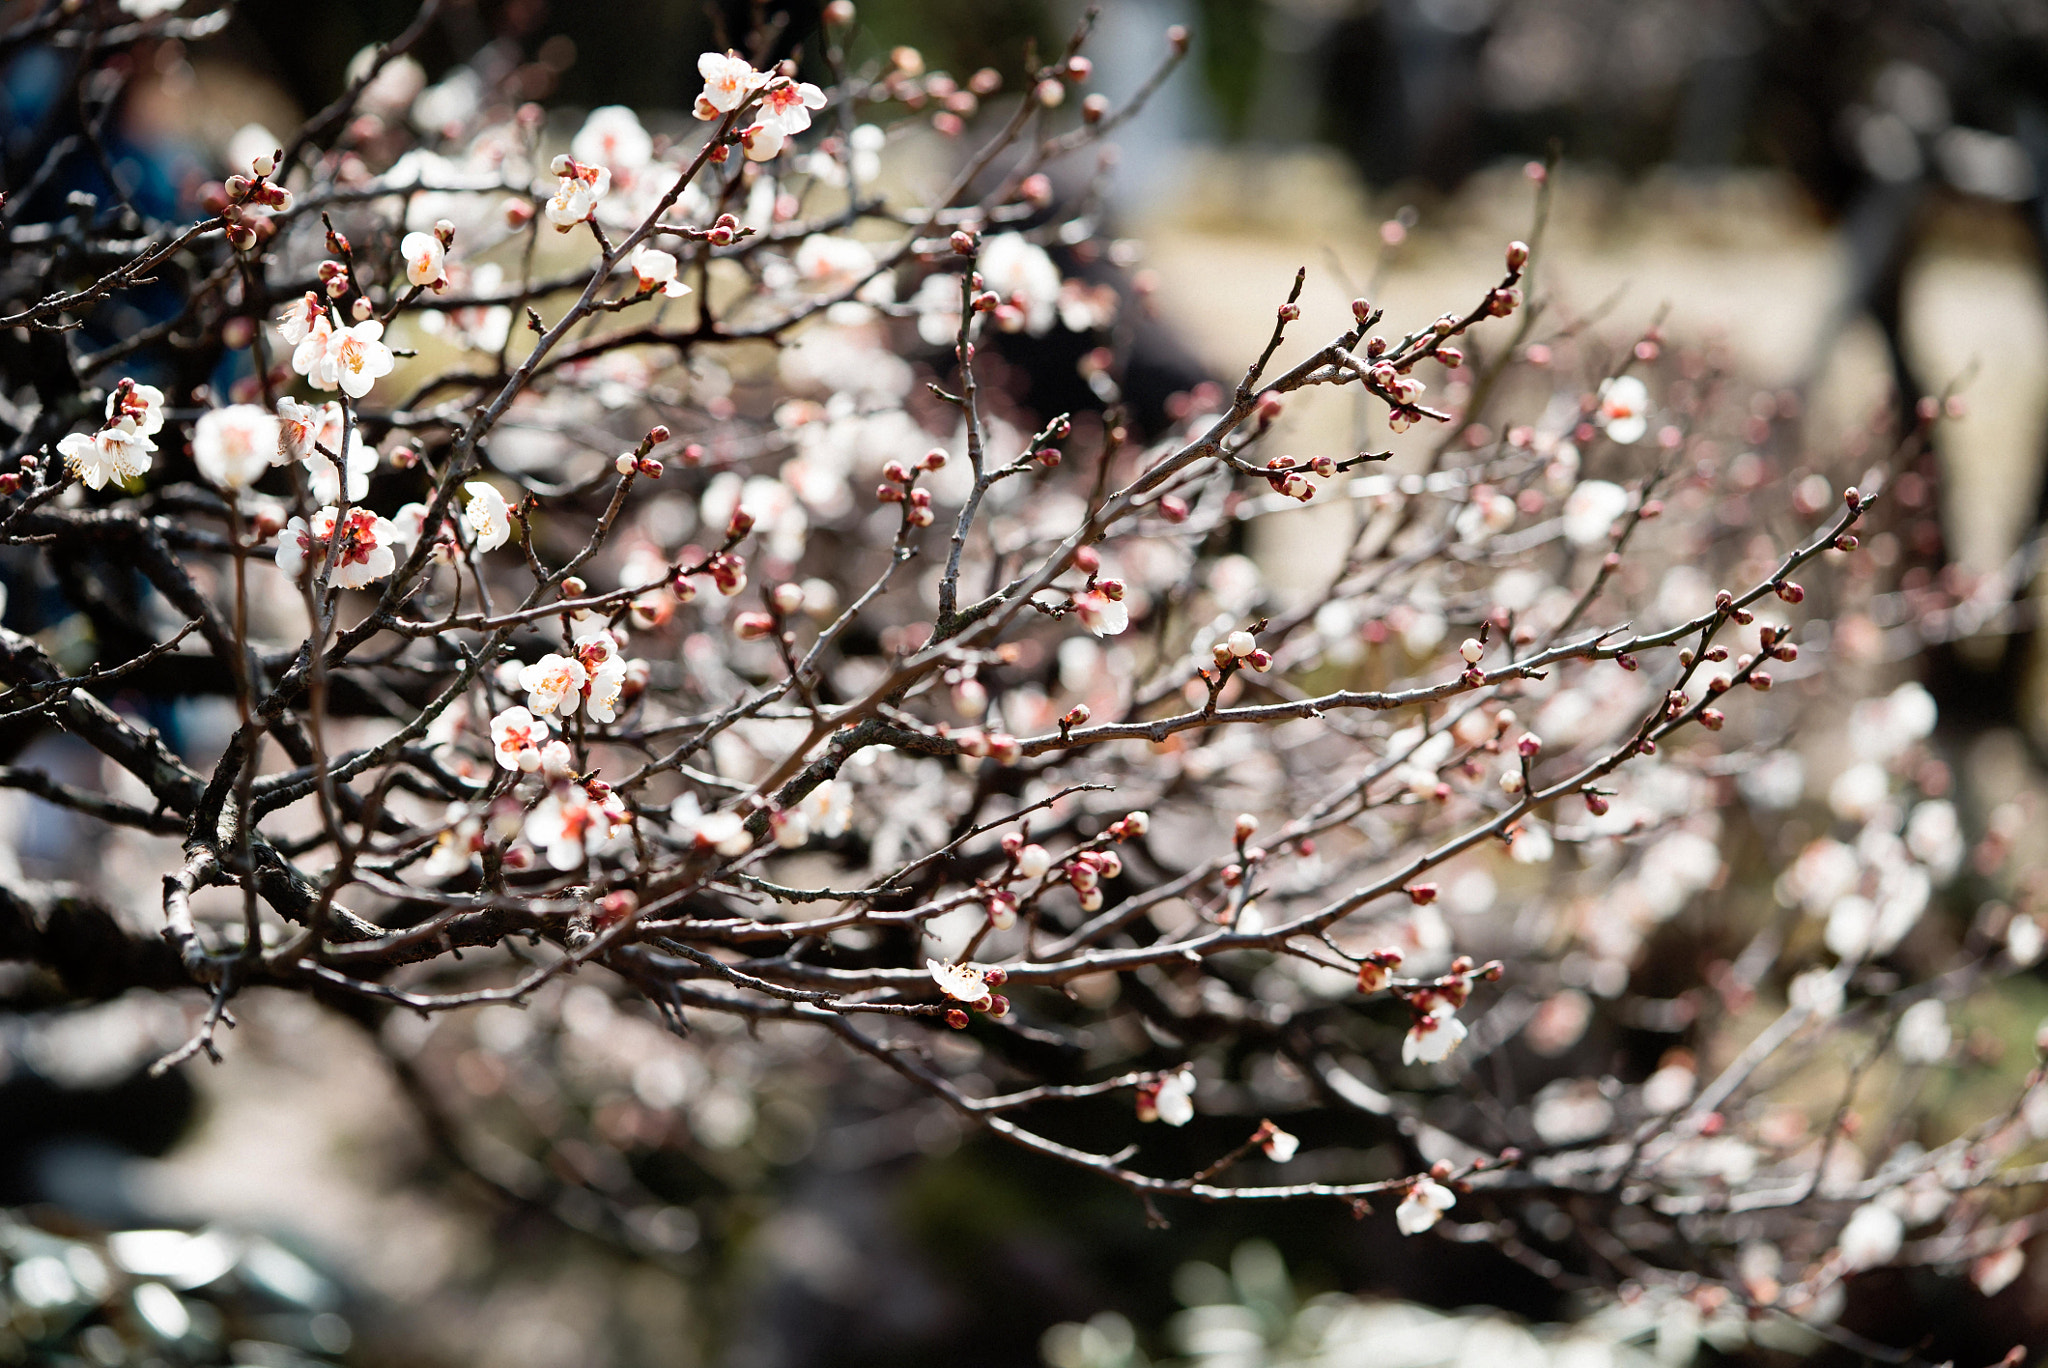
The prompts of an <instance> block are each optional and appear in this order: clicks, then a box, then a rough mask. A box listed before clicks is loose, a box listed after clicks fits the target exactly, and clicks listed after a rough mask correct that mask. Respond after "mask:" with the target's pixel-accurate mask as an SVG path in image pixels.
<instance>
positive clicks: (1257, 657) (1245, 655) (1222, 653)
mask: <svg viewBox="0 0 2048 1368" xmlns="http://www.w3.org/2000/svg"><path fill="white" fill-rule="evenodd" d="M1211 655H1212V656H1213V657H1214V658H1215V661H1216V668H1218V669H1219V670H1220V669H1227V668H1228V667H1229V666H1230V665H1232V664H1233V663H1237V662H1242V663H1243V664H1244V666H1245V667H1246V668H1248V669H1252V670H1257V671H1258V672H1259V673H1260V674H1264V673H1265V672H1266V671H1267V670H1270V669H1272V668H1273V653H1272V652H1271V651H1267V650H1264V649H1262V648H1261V647H1260V646H1259V640H1258V638H1257V637H1255V636H1253V635H1252V634H1251V633H1250V632H1247V631H1245V630H1243V629H1242V628H1240V629H1239V630H1237V631H1235V632H1232V633H1231V634H1230V635H1229V636H1227V637H1225V638H1224V639H1223V640H1221V641H1219V642H1217V643H1216V645H1215V646H1214V647H1213V648H1211ZM1240 820H1242V819H1240Z"/></svg>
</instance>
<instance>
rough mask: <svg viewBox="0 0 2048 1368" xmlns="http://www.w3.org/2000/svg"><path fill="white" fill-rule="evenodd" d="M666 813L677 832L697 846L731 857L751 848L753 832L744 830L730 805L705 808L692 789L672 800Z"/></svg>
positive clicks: (741, 820) (739, 818) (744, 824)
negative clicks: (711, 808)
mask: <svg viewBox="0 0 2048 1368" xmlns="http://www.w3.org/2000/svg"><path fill="white" fill-rule="evenodd" d="M668 817H669V822H670V823H671V824H672V825H673V826H674V827H675V829H676V835H677V836H679V837H680V838H682V839H683V840H685V841H689V842H691V843H692V844H694V845H696V846H697V847H698V848H700V849H703V850H715V851H717V852H718V853H719V854H720V855H723V856H725V857H726V858H728V859H732V858H735V857H737V856H741V855H744V854H746V853H747V852H748V851H749V850H752V849H753V848H754V837H753V833H752V832H749V831H748V830H747V824H746V820H745V819H744V818H742V817H741V816H740V815H739V814H738V813H737V812H734V811H732V810H731V809H730V808H726V809H723V810H721V811H718V812H706V811H704V810H703V808H702V807H701V806H700V805H699V804H698V802H697V795H696V794H694V793H686V794H684V795H683V796H682V797H680V798H678V799H676V800H675V802H673V803H671V804H670V805H669V810H668Z"/></svg>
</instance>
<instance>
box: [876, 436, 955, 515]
mask: <svg viewBox="0 0 2048 1368" xmlns="http://www.w3.org/2000/svg"><path fill="white" fill-rule="evenodd" d="M945 464H946V453H945V452H943V451H941V450H939V449H938V448H936V447H934V448H933V449H932V450H931V451H929V452H927V453H925V456H924V459H923V460H921V461H919V462H918V463H917V465H916V467H915V468H913V467H910V466H907V465H905V464H903V462H901V461H891V462H889V464H887V465H885V466H883V467H882V481H883V482H882V483H881V484H880V485H878V486H877V487H876V489H875V498H876V500H877V501H878V502H880V503H901V504H908V505H909V507H908V508H906V509H905V510H904V513H903V518H904V521H905V522H907V523H909V524H910V526H912V527H930V526H931V525H932V494H931V491H930V490H928V489H919V488H918V487H917V477H918V475H919V474H920V473H921V472H923V471H927V470H939V469H942V468H943V467H944V466H945Z"/></svg>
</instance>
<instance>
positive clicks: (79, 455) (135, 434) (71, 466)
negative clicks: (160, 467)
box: [57, 418, 156, 489]
mask: <svg viewBox="0 0 2048 1368" xmlns="http://www.w3.org/2000/svg"><path fill="white" fill-rule="evenodd" d="M155 450H156V443H155V442H152V441H150V440H149V438H147V437H145V436H143V434H142V433H141V431H140V430H139V429H138V428H137V427H136V425H135V420H134V419H133V418H123V419H121V420H120V421H119V422H117V423H114V424H113V425H112V426H109V427H103V428H101V429H100V430H99V431H98V432H95V433H93V434H91V435H90V436H88V435H87V434H85V433H83V432H74V433H72V434H70V435H69V436H68V437H65V438H64V439H63V440H62V441H60V442H58V443H57V454H58V455H60V456H62V457H63V458H64V466H65V469H67V470H69V471H70V472H71V473H72V474H73V475H75V476H77V477H78V478H79V479H81V480H83V481H85V482H86V483H87V484H88V485H90V486H92V487H93V488H94V489H104V488H106V486H107V482H108V481H109V480H112V481H114V482H116V483H120V482H123V481H127V480H132V479H135V478H136V477H137V476H140V475H143V474H146V473H147V472H148V470H149V467H150V463H151V459H152V458H151V456H150V453H151V452H152V451H155Z"/></svg>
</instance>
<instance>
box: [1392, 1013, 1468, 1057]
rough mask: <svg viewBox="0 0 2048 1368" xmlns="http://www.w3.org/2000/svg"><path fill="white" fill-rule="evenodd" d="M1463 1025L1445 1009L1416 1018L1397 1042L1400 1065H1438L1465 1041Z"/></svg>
mask: <svg viewBox="0 0 2048 1368" xmlns="http://www.w3.org/2000/svg"><path fill="white" fill-rule="evenodd" d="M1465 1034H1466V1032H1465V1023H1464V1022H1462V1021H1460V1020H1458V1018H1457V1016H1456V1015H1455V1014H1454V1013H1453V1012H1452V1011H1451V1009H1450V1008H1449V1007H1448V1006H1439V1007H1438V1008H1437V1009H1436V1010H1435V1011H1433V1012H1431V1013H1429V1014H1428V1015H1427V1016H1423V1017H1419V1018H1417V1019H1416V1022H1415V1024H1414V1025H1413V1026H1411V1027H1409V1028H1408V1034H1407V1035H1406V1036H1405V1037H1403V1039H1402V1041H1401V1062H1402V1063H1403V1064H1441V1063H1443V1061H1444V1060H1446V1059H1449V1058H1450V1057H1451V1051H1453V1050H1455V1049H1457V1048H1458V1044H1459V1042H1460V1041H1462V1040H1464V1038H1465Z"/></svg>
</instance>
